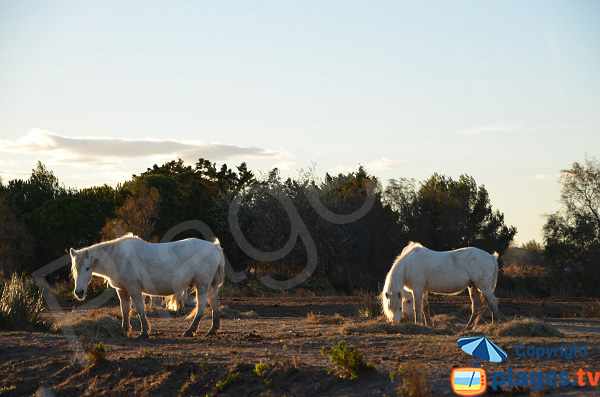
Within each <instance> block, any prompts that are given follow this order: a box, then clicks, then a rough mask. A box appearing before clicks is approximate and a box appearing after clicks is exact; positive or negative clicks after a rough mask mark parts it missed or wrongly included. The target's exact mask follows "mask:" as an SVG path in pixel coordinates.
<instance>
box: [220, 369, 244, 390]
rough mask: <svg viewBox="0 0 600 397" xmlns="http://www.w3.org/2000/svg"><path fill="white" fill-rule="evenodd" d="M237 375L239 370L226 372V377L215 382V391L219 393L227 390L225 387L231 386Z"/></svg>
mask: <svg viewBox="0 0 600 397" xmlns="http://www.w3.org/2000/svg"><path fill="white" fill-rule="evenodd" d="M238 375H239V372H229V373H228V374H227V378H225V379H223V380H220V381H218V382H217V383H215V388H216V389H217V391H218V392H219V393H222V392H224V391H225V390H227V388H228V387H229V386H231V385H232V384H234V383H235V382H236V381H237V378H238Z"/></svg>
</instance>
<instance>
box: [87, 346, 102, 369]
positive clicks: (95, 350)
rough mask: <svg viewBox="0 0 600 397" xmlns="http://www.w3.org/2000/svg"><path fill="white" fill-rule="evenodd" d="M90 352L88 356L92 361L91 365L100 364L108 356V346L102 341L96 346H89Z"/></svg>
mask: <svg viewBox="0 0 600 397" xmlns="http://www.w3.org/2000/svg"><path fill="white" fill-rule="evenodd" d="M87 350H88V353H87V355H86V358H87V359H88V361H89V362H90V364H91V365H97V364H100V363H101V362H102V361H104V359H105V358H106V348H105V347H104V343H102V342H100V343H98V344H97V345H96V346H94V347H92V348H88V349H87Z"/></svg>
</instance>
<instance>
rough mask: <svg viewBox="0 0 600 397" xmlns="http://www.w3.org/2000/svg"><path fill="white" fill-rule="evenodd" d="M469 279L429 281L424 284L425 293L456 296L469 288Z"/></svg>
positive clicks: (456, 278)
mask: <svg viewBox="0 0 600 397" xmlns="http://www.w3.org/2000/svg"><path fill="white" fill-rule="evenodd" d="M469 283H470V279H469V277H452V278H451V279H450V280H445V281H443V280H439V281H438V280H431V279H428V280H427V281H426V283H425V291H429V292H436V293H438V294H457V293H460V292H462V291H464V290H465V288H467V287H468V286H469Z"/></svg>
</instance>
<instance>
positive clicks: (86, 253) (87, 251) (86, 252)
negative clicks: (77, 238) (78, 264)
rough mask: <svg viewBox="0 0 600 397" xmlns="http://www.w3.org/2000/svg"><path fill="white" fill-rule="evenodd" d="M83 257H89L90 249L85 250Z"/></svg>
mask: <svg viewBox="0 0 600 397" xmlns="http://www.w3.org/2000/svg"><path fill="white" fill-rule="evenodd" d="M83 257H84V258H89V257H90V251H89V250H87V249H86V250H85V254H83Z"/></svg>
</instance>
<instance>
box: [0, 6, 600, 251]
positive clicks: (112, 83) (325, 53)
mask: <svg viewBox="0 0 600 397" xmlns="http://www.w3.org/2000/svg"><path fill="white" fill-rule="evenodd" d="M599 21H600V3H599V2H595V1H560V2H558V1H519V2H517V1H508V2H506V1H503V2H489V1H485V2H484V1H460V2H457V1H453V2H448V1H443V2H427V3H426V4H425V3H424V2H397V1H389V2H383V1H380V2H366V1H365V2H355V1H336V2H334V1H314V2H309V1H302V2H291V1H253V2H248V1H237V2H234V1H227V2H219V3H218V4H217V3H216V2H201V1H162V2H156V1H148V0H145V1H130V0H128V1H101V2H100V1H97V2H91V1H86V2H81V1H26V0H25V1H23V0H20V1H8V0H0V175H1V176H2V178H3V180H4V181H5V182H6V181H7V180H9V179H12V178H14V177H24V176H26V175H27V174H29V172H30V170H31V168H33V167H34V165H35V161H36V160H37V159H40V160H42V161H44V162H45V163H46V164H47V165H48V166H49V167H50V168H51V169H53V170H54V171H55V173H56V174H57V175H58V176H59V178H60V179H61V180H62V181H63V182H64V183H65V184H66V185H68V186H76V187H84V186H89V185H92V184H101V183H104V182H107V183H110V184H114V183H116V182H117V181H119V180H123V179H126V178H128V177H129V176H130V175H131V174H132V173H139V172H141V171H143V170H145V168H146V167H148V166H150V165H151V164H152V163H153V162H155V161H162V160H165V159H171V158H175V157H177V156H181V157H183V158H185V159H188V160H193V159H194V158H196V157H199V156H203V157H206V158H209V159H210V160H213V161H217V162H218V163H221V162H227V163H228V164H230V165H235V164H238V163H240V162H241V161H247V162H248V164H249V165H250V167H252V168H254V169H259V168H260V169H266V168H270V167H273V166H280V167H281V168H282V170H283V171H282V172H283V173H284V174H291V175H296V174H297V173H298V169H300V168H307V167H309V166H310V165H311V162H315V163H316V164H317V172H318V173H319V174H321V175H322V174H324V173H325V172H326V171H329V172H334V171H340V170H342V171H347V170H353V169H355V168H356V166H357V164H359V163H360V164H363V165H366V166H367V169H368V170H369V171H370V172H371V173H372V174H374V175H376V176H378V177H379V178H380V179H381V180H382V181H386V180H387V179H389V178H396V177H409V178H416V179H424V178H426V177H428V176H430V175H431V174H432V173H433V172H439V173H443V174H446V175H450V176H452V177H458V175H460V174H461V173H467V174H470V175H472V176H474V177H475V179H476V180H477V182H478V183H480V184H484V185H485V186H486V187H487V189H488V190H489V192H490V195H491V199H492V204H493V205H494V207H495V208H498V209H500V210H501V211H503V212H504V213H505V215H506V220H507V222H508V223H509V224H512V225H515V226H517V228H518V230H519V233H518V235H517V238H516V240H517V242H524V241H527V240H529V239H531V238H536V239H538V240H539V239H540V229H541V226H542V224H543V218H542V215H543V214H544V213H547V212H551V211H554V210H556V209H558V207H559V206H558V203H557V200H558V198H559V190H560V189H559V183H558V180H557V179H556V175H557V174H558V173H559V172H560V170H561V169H563V168H566V167H568V166H569V165H570V164H571V163H572V162H573V161H581V160H583V158H584V156H585V154H586V153H587V154H588V155H591V156H599V155H600V149H599V148H600V112H599V110H600V74H599V73H598V70H600V52H599V50H598V49H599V48H600V34H599V33H600V28H599V27H598V26H600V24H599V23H598V22H599ZM74 138H78V139H74ZM82 138H84V139H82ZM98 138H106V139H98ZM134 139H135V140H139V141H134V142H131V141H129V140H134ZM157 141H159V142H157Z"/></svg>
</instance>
